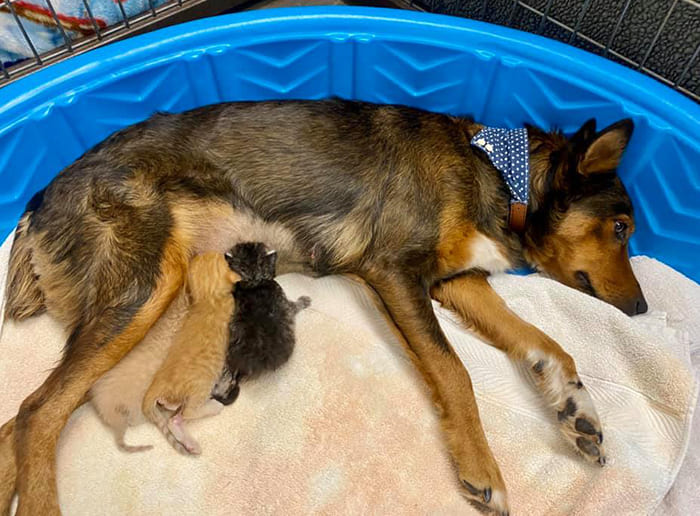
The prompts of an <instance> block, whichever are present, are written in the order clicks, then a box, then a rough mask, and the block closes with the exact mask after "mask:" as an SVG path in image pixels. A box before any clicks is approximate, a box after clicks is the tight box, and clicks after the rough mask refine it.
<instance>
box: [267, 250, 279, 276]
mask: <svg viewBox="0 0 700 516" xmlns="http://www.w3.org/2000/svg"><path fill="white" fill-rule="evenodd" d="M276 269H277V251H275V250H274V249H271V250H270V251H268V252H267V254H266V255H265V273H266V275H267V277H269V278H274V277H275V271H276Z"/></svg>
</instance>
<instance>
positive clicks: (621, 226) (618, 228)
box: [615, 220, 627, 236]
mask: <svg viewBox="0 0 700 516" xmlns="http://www.w3.org/2000/svg"><path fill="white" fill-rule="evenodd" d="M625 231H627V224H625V223H624V222H622V221H621V220H616V221H615V233H617V235H618V236H622V235H623V234H624V232H625Z"/></svg>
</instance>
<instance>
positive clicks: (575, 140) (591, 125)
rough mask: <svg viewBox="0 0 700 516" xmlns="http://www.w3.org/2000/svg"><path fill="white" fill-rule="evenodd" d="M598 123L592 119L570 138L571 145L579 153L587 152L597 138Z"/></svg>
mask: <svg viewBox="0 0 700 516" xmlns="http://www.w3.org/2000/svg"><path fill="white" fill-rule="evenodd" d="M595 128H596V121H595V118H591V119H589V120H587V121H586V123H585V124H583V125H582V126H581V128H580V129H579V130H578V131H576V134H574V135H573V136H572V137H571V138H570V140H569V141H570V142H571V145H572V146H573V148H574V149H575V150H577V151H583V150H585V149H586V148H587V147H588V146H589V145H590V143H591V142H592V141H593V139H594V138H595Z"/></svg>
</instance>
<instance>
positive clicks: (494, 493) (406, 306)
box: [370, 279, 508, 515]
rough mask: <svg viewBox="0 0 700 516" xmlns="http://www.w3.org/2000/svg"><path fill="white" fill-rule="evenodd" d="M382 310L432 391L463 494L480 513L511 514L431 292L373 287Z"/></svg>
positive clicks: (403, 285) (390, 284)
mask: <svg viewBox="0 0 700 516" xmlns="http://www.w3.org/2000/svg"><path fill="white" fill-rule="evenodd" d="M370 284H371V286H372V287H373V288H374V290H375V292H376V294H378V295H379V298H381V301H380V300H379V299H378V298H376V299H375V301H376V302H377V303H378V306H380V307H381V308H382V310H381V311H382V313H384V315H385V316H386V317H387V319H388V320H389V322H390V324H391V326H392V328H395V333H396V334H397V336H398V337H399V340H400V341H401V342H402V344H403V345H404V347H405V349H406V352H407V353H408V356H409V357H410V358H411V360H412V361H413V363H414V365H415V366H416V367H417V368H418V371H420V373H421V374H422V376H423V378H424V380H425V381H426V383H427V384H428V386H429V387H430V390H431V394H432V398H433V402H434V403H435V405H436V406H437V408H438V413H439V415H440V422H441V426H442V429H443V432H444V433H445V436H446V438H447V446H448V449H449V451H450V453H451V455H452V457H453V459H454V461H455V464H456V466H457V469H458V474H459V479H460V482H461V487H462V489H463V493H464V495H465V497H466V498H467V499H469V500H470V501H472V502H473V503H474V504H475V505H477V506H478V507H479V508H481V509H487V510H491V511H493V512H495V513H497V514H500V515H507V514H508V501H507V495H506V488H505V483H504V482H503V477H502V476H501V472H500V469H499V468H498V464H497V463H496V460H495V458H494V456H493V453H492V452H491V449H490V448H489V444H488V441H487V440H486V435H485V434H484V430H483V428H482V426H481V420H480V418H479V409H478V407H477V404H476V398H475V397H474V391H473V389H472V383H471V379H470V378H469V373H468V372H467V370H466V369H465V368H464V365H463V364H462V362H461V361H460V360H459V357H457V355H456V354H455V352H454V350H453V349H452V346H451V345H450V343H449V342H448V340H447V338H446V337H445V336H444V334H443V333H442V331H441V330H440V327H439V325H438V322H437V320H436V319H435V315H434V313H433V311H432V307H431V305H430V299H429V297H428V295H427V292H426V291H425V290H424V289H422V288H421V287H420V286H419V285H417V284H416V285H415V286H413V285H411V284H410V283H409V282H405V281H391V280H389V281H387V280H386V279H382V280H377V281H370Z"/></svg>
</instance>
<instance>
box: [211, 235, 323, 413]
mask: <svg viewBox="0 0 700 516" xmlns="http://www.w3.org/2000/svg"><path fill="white" fill-rule="evenodd" d="M225 256H226V261H227V262H228V265H229V267H230V268H231V269H232V270H234V271H235V272H236V273H238V274H239V275H240V277H241V281H239V282H238V283H236V287H235V289H234V292H233V298H234V299H235V302H236V309H235V310H234V315H233V319H232V320H231V325H230V336H229V346H228V351H227V353H226V366H225V368H224V371H223V373H222V378H223V381H220V382H219V383H218V384H217V385H216V386H215V388H214V392H213V397H214V399H216V400H218V401H219V402H221V403H223V404H224V405H230V404H231V403H233V402H234V401H235V400H236V398H237V397H238V394H239V392H240V386H239V383H240V382H242V381H244V380H252V379H254V378H256V377H258V376H260V375H261V374H262V373H264V372H270V371H274V370H275V369H278V368H279V367H281V366H282V365H284V364H285V363H286V362H287V361H288V360H289V357H290V356H291V355H292V352H293V351H294V344H295V336H294V318H295V316H296V315H297V314H298V313H299V312H301V311H302V310H304V309H305V308H308V307H309V306H310V305H311V299H310V298H309V297H308V296H301V297H299V299H297V300H296V301H289V300H288V299H287V296H286V295H285V293H284V290H282V287H281V286H280V285H279V283H277V282H276V281H275V279H274V278H275V270H276V264H277V252H276V251H274V250H269V249H268V248H267V247H266V246H265V244H263V243H261V242H246V243H243V244H238V245H237V246H236V247H234V248H233V249H232V250H231V251H230V252H228V253H226V255H225Z"/></svg>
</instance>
